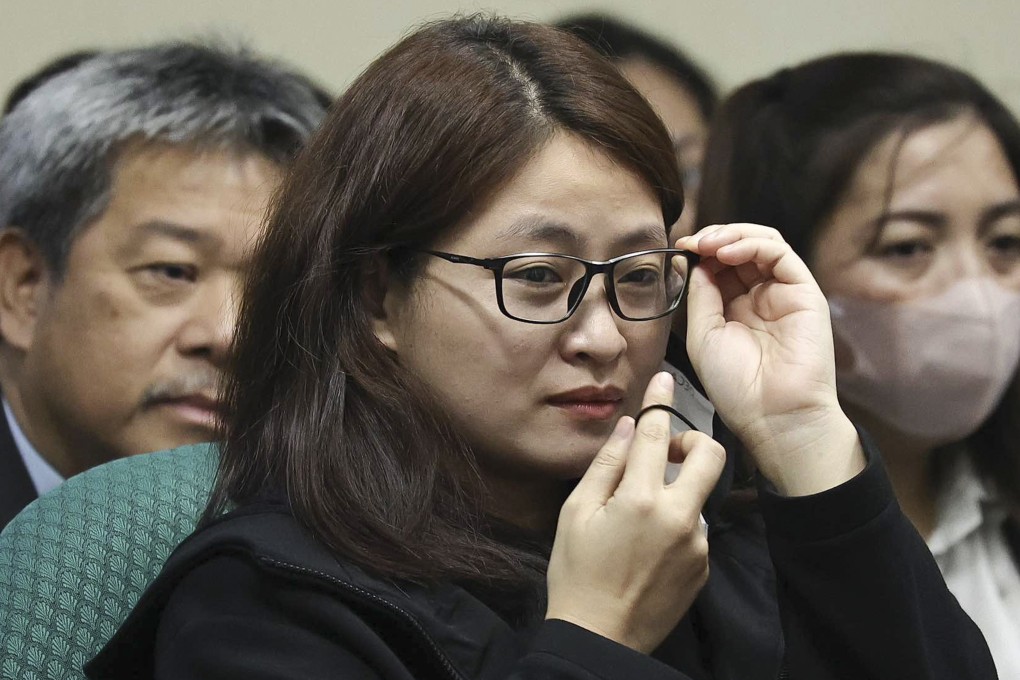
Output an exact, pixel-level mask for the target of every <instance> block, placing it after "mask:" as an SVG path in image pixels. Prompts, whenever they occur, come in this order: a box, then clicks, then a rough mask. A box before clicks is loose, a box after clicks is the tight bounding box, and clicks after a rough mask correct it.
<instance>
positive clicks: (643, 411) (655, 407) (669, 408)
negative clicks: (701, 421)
mask: <svg viewBox="0 0 1020 680" xmlns="http://www.w3.org/2000/svg"><path fill="white" fill-rule="evenodd" d="M649 411H666V412H668V413H671V414H672V415H674V416H676V417H677V418H679V419H680V420H682V421H684V423H686V424H687V427H689V428H691V429H692V430H694V431H695V432H701V430H699V429H698V428H697V426H696V425H695V424H694V423H692V422H691V421H690V420H688V419H687V416H685V415H684V414H682V413H680V411H677V410H676V409H675V408H673V407H672V406H666V405H665V404H652V405H651V406H645V407H644V408H643V409H641V410H640V411H638V414H637V418H635V419H634V422H638V421H640V420H641V416H643V415H644V414H646V413H648V412H649Z"/></svg>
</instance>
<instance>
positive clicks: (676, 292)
mask: <svg viewBox="0 0 1020 680" xmlns="http://www.w3.org/2000/svg"><path fill="white" fill-rule="evenodd" d="M413 250H416V251H417V252H421V253H425V254H428V255H434V256H435V257H439V258H442V259H444V260H446V261H448V262H452V263H454V264H469V265H473V266H475V267H484V268H485V269H488V270H489V271H491V272H492V275H493V278H494V279H495V282H496V302H497V304H498V305H499V311H501V312H502V313H503V314H505V315H506V316H508V317H510V318H511V319H515V320H517V321H523V322H525V323H539V324H550V323H560V322H561V321H566V320H567V319H569V318H570V315H571V314H573V313H574V312H576V311H577V308H578V307H580V306H581V301H582V300H583V299H584V295H585V293H587V292H588V287H589V285H590V284H591V280H592V278H594V277H595V276H596V275H597V274H605V276H606V297H607V298H608V299H609V306H610V307H611V308H612V310H613V312H615V313H616V315H617V316H618V317H620V318H621V319H625V320H627V321H651V320H652V319H658V318H661V317H664V316H666V315H668V314H671V313H672V312H673V311H675V310H676V308H677V307H679V306H680V301H681V300H682V299H683V296H684V292H685V291H686V290H687V280H688V278H689V275H690V272H691V269H692V268H693V267H694V266H695V265H697V263H698V256H697V255H696V254H695V253H691V252H689V251H686V250H679V249H677V248H654V249H652V250H642V251H638V252H636V253H627V254H626V255H621V256H619V257H614V258H613V259H611V260H605V261H604V262H599V261H595V260H585V259H582V258H580V257H574V256H573V255H560V254H558V253H520V254H518V255H508V256H506V257H492V258H476V257H468V256H466V255H456V254H454V253H444V252H441V251H438V250H425V249H413Z"/></svg>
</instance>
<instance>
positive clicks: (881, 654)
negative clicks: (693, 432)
mask: <svg viewBox="0 0 1020 680" xmlns="http://www.w3.org/2000/svg"><path fill="white" fill-rule="evenodd" d="M865 450H866V452H867V454H868V457H869V461H868V465H867V467H866V468H865V470H864V471H863V472H861V473H860V474H859V475H858V476H857V477H855V478H854V479H852V480H850V481H848V482H846V483H844V484H842V485H840V486H838V487H836V488H834V489H830V490H829V491H826V492H823V493H820V494H816V495H813V496H806V497H799V498H785V497H781V496H779V495H777V494H776V493H775V492H774V491H773V490H772V489H770V488H768V484H767V483H766V482H764V481H763V482H762V483H761V484H760V489H759V491H760V498H761V502H762V513H763V515H764V517H765V522H766V526H767V533H768V542H769V550H770V552H771V555H772V561H773V563H774V564H775V569H776V585H777V590H778V596H779V607H780V615H781V617H782V623H783V634H784V637H785V640H786V658H785V664H786V667H787V670H788V672H789V677H791V678H814V679H818V680H822V679H825V678H854V679H855V680H871V679H873V680H900V679H902V678H911V679H912V680H929V679H930V680H935V679H945V680H966V679H970V678H974V679H977V678H980V679H982V680H985V679H994V678H996V677H997V676H996V672H995V666H994V664H993V662H992V658H991V655H990V653H989V651H988V646H987V645H986V644H985V640H984V638H983V637H982V635H981V633H980V632H979V630H978V628H977V626H976V625H975V624H974V623H973V622H972V621H971V620H970V618H969V617H968V616H967V615H966V614H965V613H964V612H963V610H962V609H961V608H960V606H959V604H958V603H957V602H956V599H955V598H954V597H953V596H952V594H950V592H949V591H948V589H947V588H946V584H945V581H943V579H942V574H941V573H940V572H939V569H938V566H937V565H936V564H935V560H934V558H932V556H931V553H930V551H929V550H928V547H927V546H926V545H925V543H924V541H923V540H922V539H921V537H920V535H918V533H917V531H916V530H915V529H914V527H913V525H912V524H910V522H909V520H908V519H907V518H906V516H904V514H903V513H902V512H901V511H900V508H899V505H898V504H897V502H896V499H895V497H894V495H893V491H892V486H891V485H890V483H889V480H888V478H887V477H886V474H885V469H884V468H883V466H882V464H881V460H880V458H879V456H878V454H877V452H875V451H874V449H873V448H872V447H871V446H869V445H868V442H867V441H866V442H865Z"/></svg>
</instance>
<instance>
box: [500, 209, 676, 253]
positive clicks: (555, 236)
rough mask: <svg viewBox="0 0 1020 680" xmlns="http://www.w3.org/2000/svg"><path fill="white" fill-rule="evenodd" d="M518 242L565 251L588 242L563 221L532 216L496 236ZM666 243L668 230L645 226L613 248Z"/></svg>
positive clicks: (645, 246)
mask: <svg viewBox="0 0 1020 680" xmlns="http://www.w3.org/2000/svg"><path fill="white" fill-rule="evenodd" d="M516 239H524V240H528V241H545V242H549V243H553V244H555V245H556V247H558V248H562V249H564V252H569V251H571V250H573V251H574V252H577V251H580V250H581V249H582V248H583V246H584V244H585V241H586V239H585V238H584V237H582V236H581V235H579V234H578V233H577V230H576V229H572V228H571V227H569V226H568V225H566V224H565V223H563V222H555V221H550V220H545V219H542V218H532V217H526V218H523V219H521V220H518V221H517V222H515V223H513V224H512V225H510V227H509V228H507V229H506V230H505V231H503V232H501V233H500V234H499V235H498V236H497V237H496V240H497V241H504V242H507V241H512V240H516ZM667 240H668V236H667V234H666V228H665V227H664V226H663V225H661V224H648V225H642V226H640V227H638V228H637V229H635V230H634V231H631V232H629V233H627V234H626V235H625V236H623V237H622V238H620V239H618V240H616V241H614V242H613V248H614V249H616V250H621V251H627V250H639V249H644V248H661V247H663V244H664V243H665V246H666V247H669V243H668V242H667Z"/></svg>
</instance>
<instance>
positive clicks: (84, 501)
mask: <svg viewBox="0 0 1020 680" xmlns="http://www.w3.org/2000/svg"><path fill="white" fill-rule="evenodd" d="M216 452H217V450H216V447H215V446H213V445H209V444H201V445H197V446H188V447H183V448H179V449H174V450H172V451H161V452H159V453H152V454H147V455H143V456H133V457H131V458H124V459H121V460H117V461H114V462H112V463H108V464H106V465H101V466H99V467H97V468H94V469H92V470H89V471H87V472H84V473H82V474H80V475H77V476H75V477H72V478H71V479H69V480H68V481H67V482H65V483H64V484H62V485H61V486H59V487H57V489H55V490H54V491H52V492H51V493H49V494H47V495H45V496H43V497H42V498H40V499H38V500H36V501H35V502H34V503H32V504H31V505H29V506H28V507H27V508H25V510H23V511H22V512H21V514H19V515H18V516H17V517H16V518H15V519H14V520H13V521H12V522H11V523H10V524H9V525H8V526H7V528H6V529H4V531H3V533H2V534H0V678H3V679H4V680H8V679H10V680H44V679H45V680H56V679H58V678H59V679H60V680H63V679H65V678H74V679H75V680H80V679H81V678H83V677H84V675H83V674H82V671H81V668H82V666H83V665H84V664H85V662H86V661H88V660H89V659H91V658H92V657H93V656H95V654H96V653H97V652H98V651H99V649H100V648H102V646H103V645H104V644H105V643H106V641H107V640H109V639H110V637H111V636H112V635H113V633H114V632H115V631H116V630H117V628H118V627H119V626H120V624H121V623H122V622H123V620H124V619H125V617H126V616H127V614H128V612H130V611H131V608H132V607H134V605H135V603H136V602H137V601H138V598H139V596H140V595H141V594H142V591H144V590H145V588H146V586H148V584H149V583H151V582H152V580H153V579H154V578H155V577H156V575H157V574H158V573H159V571H160V569H161V568H162V566H163V563H164V562H165V561H166V558H167V557H168V556H169V555H170V553H171V552H172V551H173V549H174V548H176V547H177V545H178V544H179V543H180V542H181V541H182V540H184V538H185V537H187V536H188V535H189V534H190V533H191V532H192V531H193V530H194V528H195V522H196V521H197V519H198V516H199V515H200V514H201V512H202V510H203V509H204V508H205V503H206V500H207V499H208V497H209V492H210V489H211V488H212V482H213V477H214V474H215V465H216Z"/></svg>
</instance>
